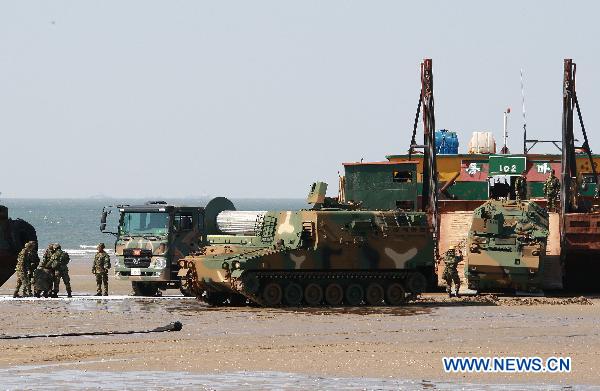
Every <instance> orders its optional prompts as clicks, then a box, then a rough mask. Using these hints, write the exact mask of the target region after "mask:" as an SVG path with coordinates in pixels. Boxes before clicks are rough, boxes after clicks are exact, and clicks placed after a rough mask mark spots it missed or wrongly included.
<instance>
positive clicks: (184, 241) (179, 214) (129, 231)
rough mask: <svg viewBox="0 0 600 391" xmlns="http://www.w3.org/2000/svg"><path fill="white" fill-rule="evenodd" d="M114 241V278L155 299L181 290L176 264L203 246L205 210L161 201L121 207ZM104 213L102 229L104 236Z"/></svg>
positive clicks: (137, 293) (183, 290)
mask: <svg viewBox="0 0 600 391" xmlns="http://www.w3.org/2000/svg"><path fill="white" fill-rule="evenodd" d="M117 208H118V211H119V222H118V228H117V232H114V233H113V234H114V235H115V236H116V240H115V256H116V262H115V264H114V272H115V277H116V278H117V279H120V280H129V281H131V285H132V288H133V293H134V295H142V296H154V295H157V294H158V293H159V289H160V290H165V289H167V288H179V289H181V291H182V293H184V294H187V291H186V290H185V289H182V288H181V280H180V279H179V278H178V277H177V273H178V271H179V265H178V262H177V261H178V260H179V259H181V258H183V257H185V256H186V255H188V254H190V253H192V252H194V251H197V250H198V249H199V248H200V247H202V246H204V245H205V242H206V233H205V227H204V208H203V207H190V206H175V205H169V204H167V203H166V202H164V201H153V202H147V203H145V204H144V205H120V206H118V207H117ZM105 228H106V212H104V213H103V216H102V221H101V229H102V230H103V232H106V231H105V230H104V229H105Z"/></svg>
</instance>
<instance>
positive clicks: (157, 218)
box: [119, 212, 169, 235]
mask: <svg viewBox="0 0 600 391" xmlns="http://www.w3.org/2000/svg"><path fill="white" fill-rule="evenodd" d="M168 230H169V214H168V213H166V212H125V213H123V220H122V223H121V227H120V230H119V231H120V233H121V234H122V235H166V234H167V232H168Z"/></svg>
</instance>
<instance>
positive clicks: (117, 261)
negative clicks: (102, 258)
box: [115, 257, 121, 267]
mask: <svg viewBox="0 0 600 391" xmlns="http://www.w3.org/2000/svg"><path fill="white" fill-rule="evenodd" d="M115 267H121V260H120V258H119V257H117V259H116V260H115Z"/></svg>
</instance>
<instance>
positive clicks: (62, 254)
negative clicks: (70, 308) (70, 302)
mask: <svg viewBox="0 0 600 391" xmlns="http://www.w3.org/2000/svg"><path fill="white" fill-rule="evenodd" d="M50 259H51V261H50V262H51V263H52V264H53V265H55V267H54V291H53V295H52V297H58V292H59V290H60V279H61V278H62V280H63V282H64V283H65V289H66V290H67V297H72V295H71V278H70V277H69V266H68V264H69V261H70V258H69V254H68V253H67V252H66V251H63V250H62V248H61V246H60V244H58V243H56V244H55V245H54V254H52V257H51V258H50Z"/></svg>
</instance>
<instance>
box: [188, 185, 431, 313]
mask: <svg viewBox="0 0 600 391" xmlns="http://www.w3.org/2000/svg"><path fill="white" fill-rule="evenodd" d="M325 189H326V184H324V183H316V184H313V186H312V188H311V193H310V195H309V202H311V203H313V208H312V209H311V210H301V211H269V212H236V211H226V210H224V211H223V212H221V213H219V214H218V215H217V217H216V224H215V228H216V229H217V230H218V231H219V232H221V233H223V234H216V235H209V236H208V241H209V245H208V246H206V247H203V248H202V249H201V250H200V252H198V253H197V254H195V255H191V256H187V257H185V258H184V259H182V260H181V261H180V271H179V275H180V276H181V277H182V278H183V281H184V282H183V285H184V286H185V287H186V289H188V290H190V291H192V292H193V293H194V294H196V295H197V296H198V297H199V298H201V299H203V300H205V301H206V302H208V303H209V304H213V305H221V304H226V303H229V304H240V303H245V302H246V300H250V301H251V302H253V303H257V304H260V305H265V306H277V305H281V304H284V305H291V306H298V305H310V306H318V305H322V304H327V305H340V304H342V303H345V304H348V305H360V304H362V303H366V304H368V305H379V304H383V303H384V302H385V303H387V304H389V305H401V304H403V303H405V302H406V301H407V300H409V299H410V298H411V297H414V296H415V295H417V294H419V293H421V292H423V291H424V290H425V289H426V287H427V278H426V277H425V275H424V274H425V273H426V271H427V270H430V269H431V268H432V267H433V263H434V261H433V260H434V257H433V251H434V247H433V240H432V233H431V230H430V229H429V225H428V220H427V215H426V214H425V213H423V212H411V211H402V210H388V211H373V210H371V211H366V210H357V207H358V206H357V205H356V204H354V205H352V204H336V200H335V199H330V198H326V197H325ZM325 205H327V206H329V207H324V206H325ZM224 209H225V208H224ZM229 209H232V208H229ZM208 225H209V223H208V222H207V226H208ZM230 232H236V233H237V234H235V235H232V234H227V233H230Z"/></svg>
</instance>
